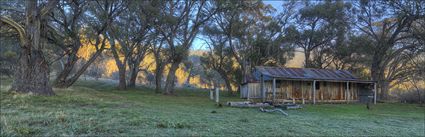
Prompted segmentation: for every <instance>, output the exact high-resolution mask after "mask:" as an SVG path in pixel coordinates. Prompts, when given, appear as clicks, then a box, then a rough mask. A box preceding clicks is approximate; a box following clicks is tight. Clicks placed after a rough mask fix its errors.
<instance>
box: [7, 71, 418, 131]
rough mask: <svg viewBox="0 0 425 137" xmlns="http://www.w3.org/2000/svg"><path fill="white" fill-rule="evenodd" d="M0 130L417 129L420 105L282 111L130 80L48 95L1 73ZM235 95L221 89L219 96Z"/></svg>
mask: <svg viewBox="0 0 425 137" xmlns="http://www.w3.org/2000/svg"><path fill="white" fill-rule="evenodd" d="M1 84H2V85H1V92H0V95H1V113H0V117H1V120H0V123H1V130H0V131H1V134H0V136H14V135H19V136H22V135H31V136H34V135H43V136H64V135H70V136H77V135H78V136H86V135H87V136H93V135H99V136H111V135H115V136H130V135H148V136H282V135H292V136H293V135H300V136H364V135H371V136H425V127H424V122H425V121H424V119H425V114H424V113H425V112H424V111H425V109H424V107H418V105H415V104H389V103H387V104H378V105H375V106H372V109H371V110H367V109H366V106H365V105H362V104H322V105H314V106H313V105H305V106H304V108H303V109H299V110H287V111H286V112H287V113H288V114H289V116H287V117H285V116H282V115H280V114H278V113H262V112H259V110H258V108H231V107H226V106H225V107H221V108H218V107H216V106H215V105H214V102H213V101H210V100H209V98H208V93H207V92H202V90H193V91H191V90H188V89H181V90H178V91H177V93H178V95H177V96H164V95H161V94H155V93H154V91H153V90H152V89H149V88H144V87H138V88H137V89H131V90H127V91H118V90H115V87H114V86H115V85H111V84H110V83H106V82H99V81H81V82H78V83H77V84H76V85H74V86H72V87H71V88H69V89H55V92H56V94H57V95H56V96H53V97H41V96H30V95H23V94H17V93H14V92H8V91H7V89H8V88H9V87H10V80H5V79H2V81H1ZM228 100H232V101H235V100H239V99H238V98H237V97H225V96H223V97H221V101H222V102H223V103H224V102H226V101H228ZM213 111H215V112H216V113H212V112H213Z"/></svg>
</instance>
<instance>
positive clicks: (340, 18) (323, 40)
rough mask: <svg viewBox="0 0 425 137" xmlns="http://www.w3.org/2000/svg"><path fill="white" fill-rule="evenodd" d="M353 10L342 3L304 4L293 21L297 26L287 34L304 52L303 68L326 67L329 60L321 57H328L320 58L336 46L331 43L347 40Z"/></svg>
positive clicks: (347, 4) (348, 5) (291, 28)
mask: <svg viewBox="0 0 425 137" xmlns="http://www.w3.org/2000/svg"><path fill="white" fill-rule="evenodd" d="M350 7H351V6H350V4H349V3H345V2H343V1H336V2H331V1H326V2H304V4H303V7H301V9H299V12H298V13H297V15H296V16H295V18H294V20H295V24H294V25H292V26H291V27H288V28H287V30H286V31H287V34H288V35H287V37H286V39H287V40H288V41H291V42H292V43H293V44H295V45H296V46H297V47H299V48H301V49H303V52H304V58H305V60H304V67H307V68H309V67H316V68H323V67H324V66H323V64H324V62H325V61H326V60H324V59H323V58H321V57H326V56H323V55H321V54H326V53H325V52H326V50H328V49H329V48H330V46H333V45H332V43H331V41H333V40H336V41H337V42H340V41H343V40H344V35H345V32H346V31H347V27H348V23H347V21H348V17H347V14H346V13H347V10H348V9H349V8H350ZM313 52H314V53H316V55H312V54H314V53H313Z"/></svg>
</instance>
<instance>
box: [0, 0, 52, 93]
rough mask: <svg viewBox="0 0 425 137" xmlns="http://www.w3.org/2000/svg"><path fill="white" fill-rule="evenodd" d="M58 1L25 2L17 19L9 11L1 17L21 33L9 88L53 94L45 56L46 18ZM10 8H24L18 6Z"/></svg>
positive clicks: (2, 20)
mask: <svg viewBox="0 0 425 137" xmlns="http://www.w3.org/2000/svg"><path fill="white" fill-rule="evenodd" d="M56 4H57V1H55V0H49V1H36V0H33V1H25V4H24V5H25V6H24V9H23V10H24V11H23V12H22V14H20V15H22V16H24V17H25V18H19V19H20V20H15V19H16V18H15V19H13V18H12V17H11V16H8V15H7V14H3V12H2V15H1V17H0V22H2V23H3V24H6V25H7V26H8V27H11V28H13V29H14V30H15V32H17V33H18V38H19V42H20V49H19V57H18V60H17V67H16V70H15V74H14V80H13V83H12V87H11V88H10V90H12V91H17V92H22V93H34V94H37V95H54V92H53V90H52V86H51V85H50V83H49V64H48V62H47V60H46V58H45V56H44V51H43V50H44V49H45V48H46V45H47V44H46V39H45V35H44V34H45V33H46V29H45V28H46V27H47V17H48V14H50V12H52V9H53V8H54V7H55V6H56ZM10 10H16V11H22V9H19V8H13V7H12V8H10Z"/></svg>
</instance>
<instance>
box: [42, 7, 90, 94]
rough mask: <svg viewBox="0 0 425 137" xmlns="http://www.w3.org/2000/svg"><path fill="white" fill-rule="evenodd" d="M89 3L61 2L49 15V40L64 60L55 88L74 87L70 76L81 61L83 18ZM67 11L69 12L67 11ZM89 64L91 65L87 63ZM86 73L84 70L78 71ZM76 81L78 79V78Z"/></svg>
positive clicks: (54, 84)
mask: <svg viewBox="0 0 425 137" xmlns="http://www.w3.org/2000/svg"><path fill="white" fill-rule="evenodd" d="M86 6H87V2H85V1H60V2H59V4H58V5H57V6H56V8H55V9H54V10H53V12H51V13H50V14H49V17H50V18H49V21H50V22H49V28H50V31H49V33H48V37H47V39H48V40H49V42H51V43H53V44H54V45H55V46H57V47H59V50H63V51H64V52H57V53H58V54H59V55H58V56H59V60H60V61H62V60H64V61H65V63H63V66H62V69H61V70H58V71H59V72H58V73H57V76H56V79H55V81H54V83H53V86H55V87H58V88H64V87H69V86H71V85H72V83H73V82H72V81H73V80H70V79H73V78H70V79H69V77H71V76H70V75H71V74H72V71H73V70H75V65H76V63H77V61H78V60H79V58H78V56H77V53H78V51H79V50H80V48H81V46H82V43H81V33H80V32H81V30H82V26H83V25H84V24H83V18H84V17H83V16H84V14H85V13H84V12H85V10H86V9H85V8H86ZM66 9H67V10H66ZM87 64H89V63H87ZM76 71H77V72H79V71H81V72H84V70H83V69H80V70H76ZM74 79H78V76H77V77H75V78H74Z"/></svg>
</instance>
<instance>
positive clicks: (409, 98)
mask: <svg viewBox="0 0 425 137" xmlns="http://www.w3.org/2000/svg"><path fill="white" fill-rule="evenodd" d="M396 97H397V98H398V99H399V101H400V102H402V103H424V102H425V89H420V90H419V93H418V91H416V90H408V91H403V92H397V93H396Z"/></svg>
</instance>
